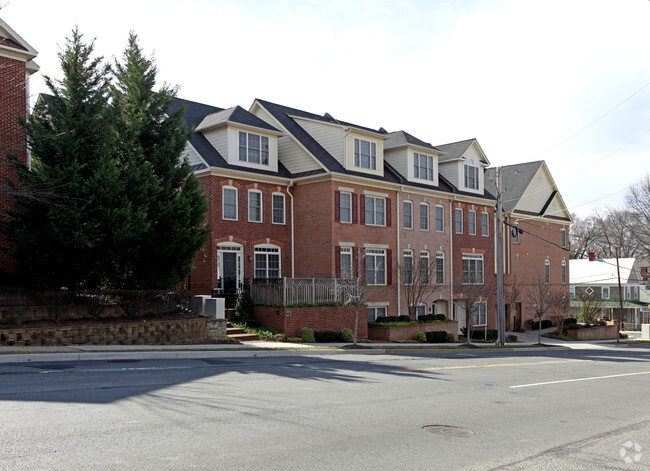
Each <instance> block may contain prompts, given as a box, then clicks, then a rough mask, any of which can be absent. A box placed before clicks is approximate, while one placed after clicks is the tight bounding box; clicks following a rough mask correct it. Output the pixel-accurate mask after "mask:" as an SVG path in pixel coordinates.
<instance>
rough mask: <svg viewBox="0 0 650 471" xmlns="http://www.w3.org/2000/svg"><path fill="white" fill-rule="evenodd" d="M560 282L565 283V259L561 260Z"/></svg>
mask: <svg viewBox="0 0 650 471" xmlns="http://www.w3.org/2000/svg"><path fill="white" fill-rule="evenodd" d="M562 284H563V285H566V261H564V260H562Z"/></svg>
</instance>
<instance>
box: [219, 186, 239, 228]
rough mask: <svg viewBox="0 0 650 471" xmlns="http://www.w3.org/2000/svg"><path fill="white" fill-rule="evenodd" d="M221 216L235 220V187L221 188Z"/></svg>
mask: <svg viewBox="0 0 650 471" xmlns="http://www.w3.org/2000/svg"><path fill="white" fill-rule="evenodd" d="M221 211H222V213H221V217H222V218H223V219H228V220H230V221H236V220H237V188H235V187H234V186H224V187H223V189H222V190H221Z"/></svg>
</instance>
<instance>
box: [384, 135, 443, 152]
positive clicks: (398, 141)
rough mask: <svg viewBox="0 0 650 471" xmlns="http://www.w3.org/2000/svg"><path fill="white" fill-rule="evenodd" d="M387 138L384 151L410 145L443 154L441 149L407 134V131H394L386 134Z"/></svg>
mask: <svg viewBox="0 0 650 471" xmlns="http://www.w3.org/2000/svg"><path fill="white" fill-rule="evenodd" d="M385 136H386V137H387V138H388V139H387V140H386V142H385V143H384V149H393V148H395V147H402V146H405V145H408V144H411V145H414V146H419V147H424V148H426V149H431V150H433V151H435V152H441V150H440V149H438V148H436V147H434V146H432V145H431V144H430V143H428V142H425V141H423V140H421V139H418V138H417V137H415V136H413V135H412V134H409V133H407V132H406V131H393V132H389V133H386V134H385Z"/></svg>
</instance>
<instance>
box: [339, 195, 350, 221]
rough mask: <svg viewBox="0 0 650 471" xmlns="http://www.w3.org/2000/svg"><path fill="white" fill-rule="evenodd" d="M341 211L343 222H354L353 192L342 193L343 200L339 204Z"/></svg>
mask: <svg viewBox="0 0 650 471" xmlns="http://www.w3.org/2000/svg"><path fill="white" fill-rule="evenodd" d="M339 208H340V211H341V216H340V217H341V219H340V221H341V222H352V194H350V193H341V200H340V204H339Z"/></svg>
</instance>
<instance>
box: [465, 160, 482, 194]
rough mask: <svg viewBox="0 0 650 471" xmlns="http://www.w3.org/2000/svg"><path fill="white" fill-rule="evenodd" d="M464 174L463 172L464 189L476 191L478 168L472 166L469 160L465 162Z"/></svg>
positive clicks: (471, 161)
mask: <svg viewBox="0 0 650 471" xmlns="http://www.w3.org/2000/svg"><path fill="white" fill-rule="evenodd" d="M463 167H464V172H465V188H471V189H472V190H478V187H479V184H478V183H479V182H478V167H476V166H475V165H474V161H473V160H472V159H469V160H468V161H467V162H465V165H464V166H463Z"/></svg>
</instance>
